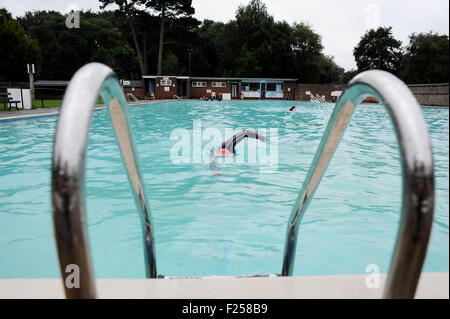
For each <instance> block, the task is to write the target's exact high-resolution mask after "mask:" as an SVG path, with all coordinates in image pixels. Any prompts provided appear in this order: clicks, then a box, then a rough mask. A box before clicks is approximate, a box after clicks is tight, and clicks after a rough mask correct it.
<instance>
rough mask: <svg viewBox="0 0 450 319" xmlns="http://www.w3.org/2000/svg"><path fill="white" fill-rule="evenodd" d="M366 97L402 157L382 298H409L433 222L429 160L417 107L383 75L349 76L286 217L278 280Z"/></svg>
mask: <svg viewBox="0 0 450 319" xmlns="http://www.w3.org/2000/svg"><path fill="white" fill-rule="evenodd" d="M367 96H374V97H376V98H377V99H378V100H379V101H380V102H381V103H383V104H384V105H385V106H386V108H387V111H388V113H389V115H390V117H391V120H392V122H393V125H394V128H395V132H396V135H397V138H398V140H399V145H400V153H401V157H402V173H403V200H402V212H401V221H400V226H399V230H398V234H397V240H396V244H395V248H394V252H393V255H392V259H391V265H390V271H389V275H388V278H387V282H386V286H385V289H384V297H385V298H413V297H414V295H415V291H416V287H417V284H418V281H419V278H420V273H421V270H422V267H423V263H424V260H425V256H426V252H427V247H428V241H429V238H430V233H431V227H432V223H433V213H434V166H433V157H432V152H431V144H430V138H429V135H428V130H427V126H426V123H425V120H424V117H423V114H422V111H421V109H420V106H419V104H418V103H417V101H416V99H415V97H414V96H413V94H412V93H411V91H410V90H409V89H408V87H407V86H406V85H405V84H404V83H403V82H402V81H401V80H399V79H398V78H397V77H395V76H394V75H392V74H390V73H388V72H384V71H378V70H372V71H366V72H363V73H361V74H359V75H357V76H355V77H354V78H353V79H352V80H351V81H350V83H349V85H348V87H347V89H346V90H345V91H344V92H343V93H342V95H341V96H340V98H339V100H338V102H337V103H336V106H335V109H334V111H333V113H332V115H331V118H330V120H329V122H328V126H327V128H326V130H325V133H324V135H323V137H322V140H321V141H320V144H319V147H318V149H317V152H316V154H315V157H314V159H313V162H312V164H311V166H310V169H309V172H308V174H307V176H306V179H305V181H304V183H303V186H302V188H301V190H300V193H299V196H298V198H297V200H296V203H295V205H294V207H293V209H292V212H291V215H290V219H289V224H288V230H287V236H286V243H285V250H284V255H283V268H282V275H283V276H291V275H292V272H293V266H294V260H295V250H296V244H297V236H298V229H299V226H300V222H301V219H302V217H303V216H304V214H305V211H306V209H307V207H308V205H309V203H310V201H311V199H312V197H313V195H314V191H315V190H316V188H317V186H318V184H319V182H320V179H321V178H322V175H323V173H324V172H325V170H326V168H327V166H328V163H329V161H330V160H331V157H332V156H333V154H334V151H335V149H336V147H337V144H338V143H339V140H340V138H341V137H342V135H343V133H344V131H345V128H346V127H347V125H348V123H349V121H350V119H351V116H352V114H353V111H354V109H355V107H356V106H357V105H358V104H359V103H361V102H362V101H363V100H364V98H366V97H367Z"/></svg>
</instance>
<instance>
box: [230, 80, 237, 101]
mask: <svg viewBox="0 0 450 319" xmlns="http://www.w3.org/2000/svg"><path fill="white" fill-rule="evenodd" d="M231 97H232V98H233V97H235V98H237V97H238V88H237V84H236V83H232V84H231Z"/></svg>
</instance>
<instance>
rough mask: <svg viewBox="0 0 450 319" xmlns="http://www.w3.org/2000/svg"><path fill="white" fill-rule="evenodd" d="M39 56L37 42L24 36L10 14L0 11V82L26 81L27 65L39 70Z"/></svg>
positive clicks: (23, 32)
mask: <svg viewBox="0 0 450 319" xmlns="http://www.w3.org/2000/svg"><path fill="white" fill-rule="evenodd" d="M40 62H41V55H40V49H39V45H38V43H37V41H36V40H35V39H33V38H31V37H30V36H29V35H27V34H25V31H24V29H23V27H22V26H21V25H20V23H19V22H18V21H16V20H14V19H13V18H12V17H11V14H10V13H9V12H8V11H7V10H5V9H0V81H8V82H9V81H26V80H27V79H28V75H27V68H26V65H27V63H34V64H35V68H36V69H37V71H38V70H39V68H40Z"/></svg>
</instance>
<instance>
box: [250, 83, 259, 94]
mask: <svg viewBox="0 0 450 319" xmlns="http://www.w3.org/2000/svg"><path fill="white" fill-rule="evenodd" d="M259 85H260V84H259V83H250V91H251V92H258V91H259Z"/></svg>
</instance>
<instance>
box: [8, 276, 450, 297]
mask: <svg viewBox="0 0 450 319" xmlns="http://www.w3.org/2000/svg"><path fill="white" fill-rule="evenodd" d="M366 280H367V275H339V276H301V277H257V278H236V277H205V278H186V279H179V278H172V279H97V280H96V282H97V293H98V297H99V298H104V299H111V298H112V299H115V298H121V299H122V298H124V299H128V298H131V299H142V298H145V299H336V298H339V299H340V298H342V299H374V298H381V296H382V294H383V287H384V282H385V280H386V275H380V287H379V288H367V286H366ZM1 298H25V299H26V298H44V299H46V298H64V291H63V286H62V281H61V279H0V299H1ZM416 298H417V299H428V298H433V299H435V298H437V299H448V298H449V274H448V273H423V274H422V275H421V278H420V281H419V286H418V289H417V292H416Z"/></svg>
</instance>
